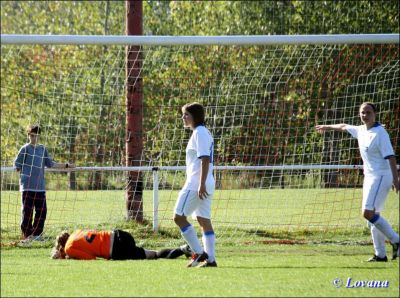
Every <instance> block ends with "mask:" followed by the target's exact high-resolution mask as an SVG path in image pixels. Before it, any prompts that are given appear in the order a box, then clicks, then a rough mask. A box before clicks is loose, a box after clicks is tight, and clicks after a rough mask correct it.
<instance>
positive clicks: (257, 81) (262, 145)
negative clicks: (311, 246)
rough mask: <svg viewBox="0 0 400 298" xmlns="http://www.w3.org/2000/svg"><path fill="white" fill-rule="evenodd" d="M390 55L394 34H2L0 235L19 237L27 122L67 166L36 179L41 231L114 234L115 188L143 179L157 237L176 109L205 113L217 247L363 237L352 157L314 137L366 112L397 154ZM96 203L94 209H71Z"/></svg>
mask: <svg viewBox="0 0 400 298" xmlns="http://www.w3.org/2000/svg"><path fill="white" fill-rule="evenodd" d="M132 45H135V46H138V48H139V52H140V55H141V56H140V58H138V59H140V65H141V67H140V69H138V70H137V74H136V75H137V76H136V80H142V81H143V90H144V94H145V95H144V100H143V101H144V103H143V110H144V115H143V123H144V124H143V132H142V136H141V138H142V140H143V143H144V147H143V152H142V157H141V159H140V160H138V161H137V162H138V164H139V166H125V164H124V161H125V158H126V153H125V151H124V148H123V147H124V144H125V143H126V142H127V141H126V135H125V127H124V125H125V118H123V116H124V115H123V112H124V109H125V108H126V106H125V103H124V98H125V96H126V89H127V87H126V86H127V85H126V84H129V80H127V79H126V77H125V75H126V73H125V72H126V69H125V62H126V61H125V59H126V55H125V54H126V51H129V50H128V49H127V48H125V46H132ZM398 45H399V38H398V34H345V35H341V34H336V35H293V36H287V35H278V36H75V35H10V34H2V35H1V46H2V78H1V79H2V80H1V81H2V83H1V90H2V91H1V92H2V109H1V110H2V111H1V113H2V128H1V137H2V147H1V150H2V160H1V176H2V178H1V191H2V197H4V198H2V202H1V203H2V220H1V225H2V230H3V231H5V234H7V235H10V236H9V237H10V238H11V239H12V238H15V237H16V236H15V235H18V233H19V230H18V229H19V227H18V226H19V218H18V216H19V215H18V213H19V208H20V206H19V202H18V200H17V199H16V198H17V197H18V196H19V194H18V191H17V190H18V174H17V173H16V172H15V171H14V168H13V166H12V162H13V158H14V157H15V154H16V153H17V152H18V149H19V148H20V147H21V146H22V145H23V144H24V143H25V142H26V139H25V135H24V131H23V129H24V126H26V124H28V123H32V122H34V123H39V124H40V125H41V126H42V127H44V134H43V139H42V140H43V143H44V144H45V145H46V146H47V147H48V148H49V152H50V154H51V155H52V156H53V157H54V159H55V160H57V161H58V160H61V161H72V162H74V163H75V164H77V167H76V168H74V169H65V170H64V169H48V170H47V171H48V172H50V173H55V174H51V175H55V176H54V177H55V178H51V177H47V180H48V187H49V195H48V199H49V205H50V207H49V215H48V220H47V222H46V228H45V231H47V232H45V233H47V234H48V235H53V234H52V233H53V231H57V230H59V229H60V228H61V227H73V226H79V225H84V226H96V225H99V224H100V225H101V224H103V223H104V222H111V223H112V222H118V220H119V219H121V218H123V217H124V215H123V211H122V210H123V209H124V208H122V209H121V208H120V206H121V205H122V207H124V206H123V204H124V202H123V201H124V199H123V191H124V189H126V188H127V184H128V183H127V182H126V181H125V180H124V179H125V178H124V177H125V175H126V173H128V172H132V171H135V172H140V173H143V177H142V178H140V179H141V181H140V183H141V184H143V193H144V196H145V198H144V199H143V205H144V213H145V217H146V219H149V220H151V222H152V227H153V230H154V231H157V230H158V229H159V228H170V227H171V226H172V224H173V223H171V219H170V218H171V214H172V211H173V210H172V208H173V205H174V201H175V199H176V194H177V191H178V190H179V188H180V187H181V186H182V185H183V184H182V182H183V181H184V170H185V167H184V154H185V146H186V142H187V140H188V136H189V135H188V133H187V132H185V131H184V130H183V128H182V126H181V123H180V121H179V120H180V119H179V117H180V116H179V109H180V107H181V106H182V105H183V104H185V103H187V102H191V101H199V102H201V103H203V105H204V106H205V107H206V113H207V115H206V116H207V126H208V127H209V128H210V131H211V132H212V133H213V135H214V138H215V141H216V145H217V146H216V157H217V158H216V160H217V162H216V164H215V166H214V169H215V175H216V178H217V192H216V195H215V197H214V200H215V201H214V203H213V219H214V218H215V221H214V222H215V226H216V229H217V231H219V235H218V236H219V237H221V240H229V239H231V238H232V237H233V236H232V234H239V235H242V236H241V237H246V235H249V234H251V235H253V236H254V237H256V235H258V234H259V232H260V231H266V230H269V229H271V230H273V229H276V230H278V231H282V230H285V231H293V230H307V231H308V230H318V231H321V230H329V231H335V230H338V231H342V232H344V233H347V232H349V231H351V230H354V229H362V228H363V226H364V223H363V221H362V219H361V218H359V216H358V213H359V206H360V204H361V201H360V185H361V184H360V176H361V174H360V172H361V170H362V163H361V159H360V157H359V154H358V150H357V145H356V143H355V141H354V140H352V139H351V138H350V137H349V136H347V135H344V134H339V133H327V134H325V135H319V134H317V133H316V132H315V129H314V126H315V125H316V124H327V123H329V124H330V123H337V122H340V123H341V122H346V123H350V124H357V123H359V116H358V107H359V105H360V104H361V103H362V102H364V101H374V102H376V103H377V105H378V106H379V108H380V109H379V112H378V118H379V121H381V122H382V123H383V124H385V125H386V126H387V127H388V131H389V133H390V136H391V138H392V144H393V145H394V146H395V144H398V142H399V140H400V129H399V115H398V114H399V108H400V107H399V100H398V94H399V92H400V86H399V53H398ZM138 57H139V56H138ZM22 111H23V112H22ZM3 140H4V142H3ZM395 150H396V152H397V153H399V148H397V147H396V148H395ZM85 163H86V164H85ZM66 173H67V174H66ZM135 183H137V181H136V182H135ZM82 191H84V192H82ZM150 193H151V197H152V202H151V204H149V202H148V201H149V198H148V196H150ZM391 195H393V194H391ZM110 196H111V197H112V200H110V199H109V198H110ZM92 197H95V198H96V201H92ZM110 201H112V202H110ZM99 202H100V204H105V207H104V209H107V210H102V211H101V210H92V211H91V212H89V211H88V212H87V211H85V210H82V209H85V208H86V207H85V206H86V205H87V206H91V207H90V208H93V206H96V204H97V203H99ZM396 204H397V205H396ZM390 206H392V207H393V208H396V206H397V211H396V210H395V209H392V208H391V209H390V210H388V211H387V212H388V213H389V214H388V217H389V218H390V219H393V218H394V219H395V218H398V202H397V203H396V202H391V205H390ZM50 208H53V209H52V210H50ZM88 208H89V207H88ZM98 208H99V209H100V207H98ZM89 213H90V214H89ZM396 216H397V217H396ZM343 218H344V219H343ZM54 233H55V232H54ZM236 236H237V235H236Z"/></svg>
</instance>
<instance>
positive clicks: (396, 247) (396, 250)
mask: <svg viewBox="0 0 400 298" xmlns="http://www.w3.org/2000/svg"><path fill="white" fill-rule="evenodd" d="M392 247H393V254H392V260H396V258H397V257H399V255H400V242H397V243H395V244H392Z"/></svg>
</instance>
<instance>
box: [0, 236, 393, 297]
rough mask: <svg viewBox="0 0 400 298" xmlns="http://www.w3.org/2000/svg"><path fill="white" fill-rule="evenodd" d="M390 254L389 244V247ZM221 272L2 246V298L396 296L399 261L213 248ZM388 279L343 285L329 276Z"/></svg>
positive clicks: (340, 249) (318, 249)
mask: <svg viewBox="0 0 400 298" xmlns="http://www.w3.org/2000/svg"><path fill="white" fill-rule="evenodd" d="M388 249H389V247H388ZM217 252H218V254H217V257H218V265H219V267H218V268H186V267H185V266H186V262H187V261H186V260H185V259H184V258H183V257H181V258H178V259H176V260H144V261H106V260H96V261H78V260H51V259H49V253H50V249H46V248H12V249H4V248H3V249H2V254H1V285H2V286H1V296H2V297H16V296H31V297H38V296H40V297H49V296H52V297H60V296H64V297H65V296H67V297H85V296H86V297H87V296H92V297H93V296H103V297H139V296H141V297H143V296H153V297H154V296H163V297H170V296H181V297H191V296H225V297H246V296H247V297H250V296H251V297H256V296H258V297H265V296H274V297H277V296H292V297H302V296H304V297H316V296H318V297H398V296H399V261H398V260H396V261H389V262H387V263H377V264H373V263H367V262H365V260H366V259H367V258H368V257H369V256H370V255H371V254H372V247H371V246H370V245H364V246H359V245H333V244H329V245H321V244H319V245H316V244H306V245H276V244H274V245H265V244H260V243H255V242H252V243H247V244H245V243H238V245H236V246H224V245H218V247H217ZM336 278H340V279H342V280H343V281H344V282H345V283H346V281H347V279H348V278H352V280H353V281H354V280H379V281H384V280H387V281H389V287H388V288H377V289H374V288H346V287H345V286H344V285H343V286H342V287H340V288H336V287H334V286H333V284H332V282H333V280H334V279H336Z"/></svg>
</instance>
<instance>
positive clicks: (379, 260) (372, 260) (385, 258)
mask: <svg viewBox="0 0 400 298" xmlns="http://www.w3.org/2000/svg"><path fill="white" fill-rule="evenodd" d="M387 261H388V258H387V256H384V257H383V258H380V257H378V256H377V255H374V256H373V257H372V258H369V259H368V261H367V262H387Z"/></svg>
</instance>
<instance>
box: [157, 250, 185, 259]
mask: <svg viewBox="0 0 400 298" xmlns="http://www.w3.org/2000/svg"><path fill="white" fill-rule="evenodd" d="M182 255H184V252H183V251H182V249H181V248H174V249H170V248H165V249H162V250H159V251H157V253H156V257H157V259H176V258H178V257H180V256H182Z"/></svg>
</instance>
